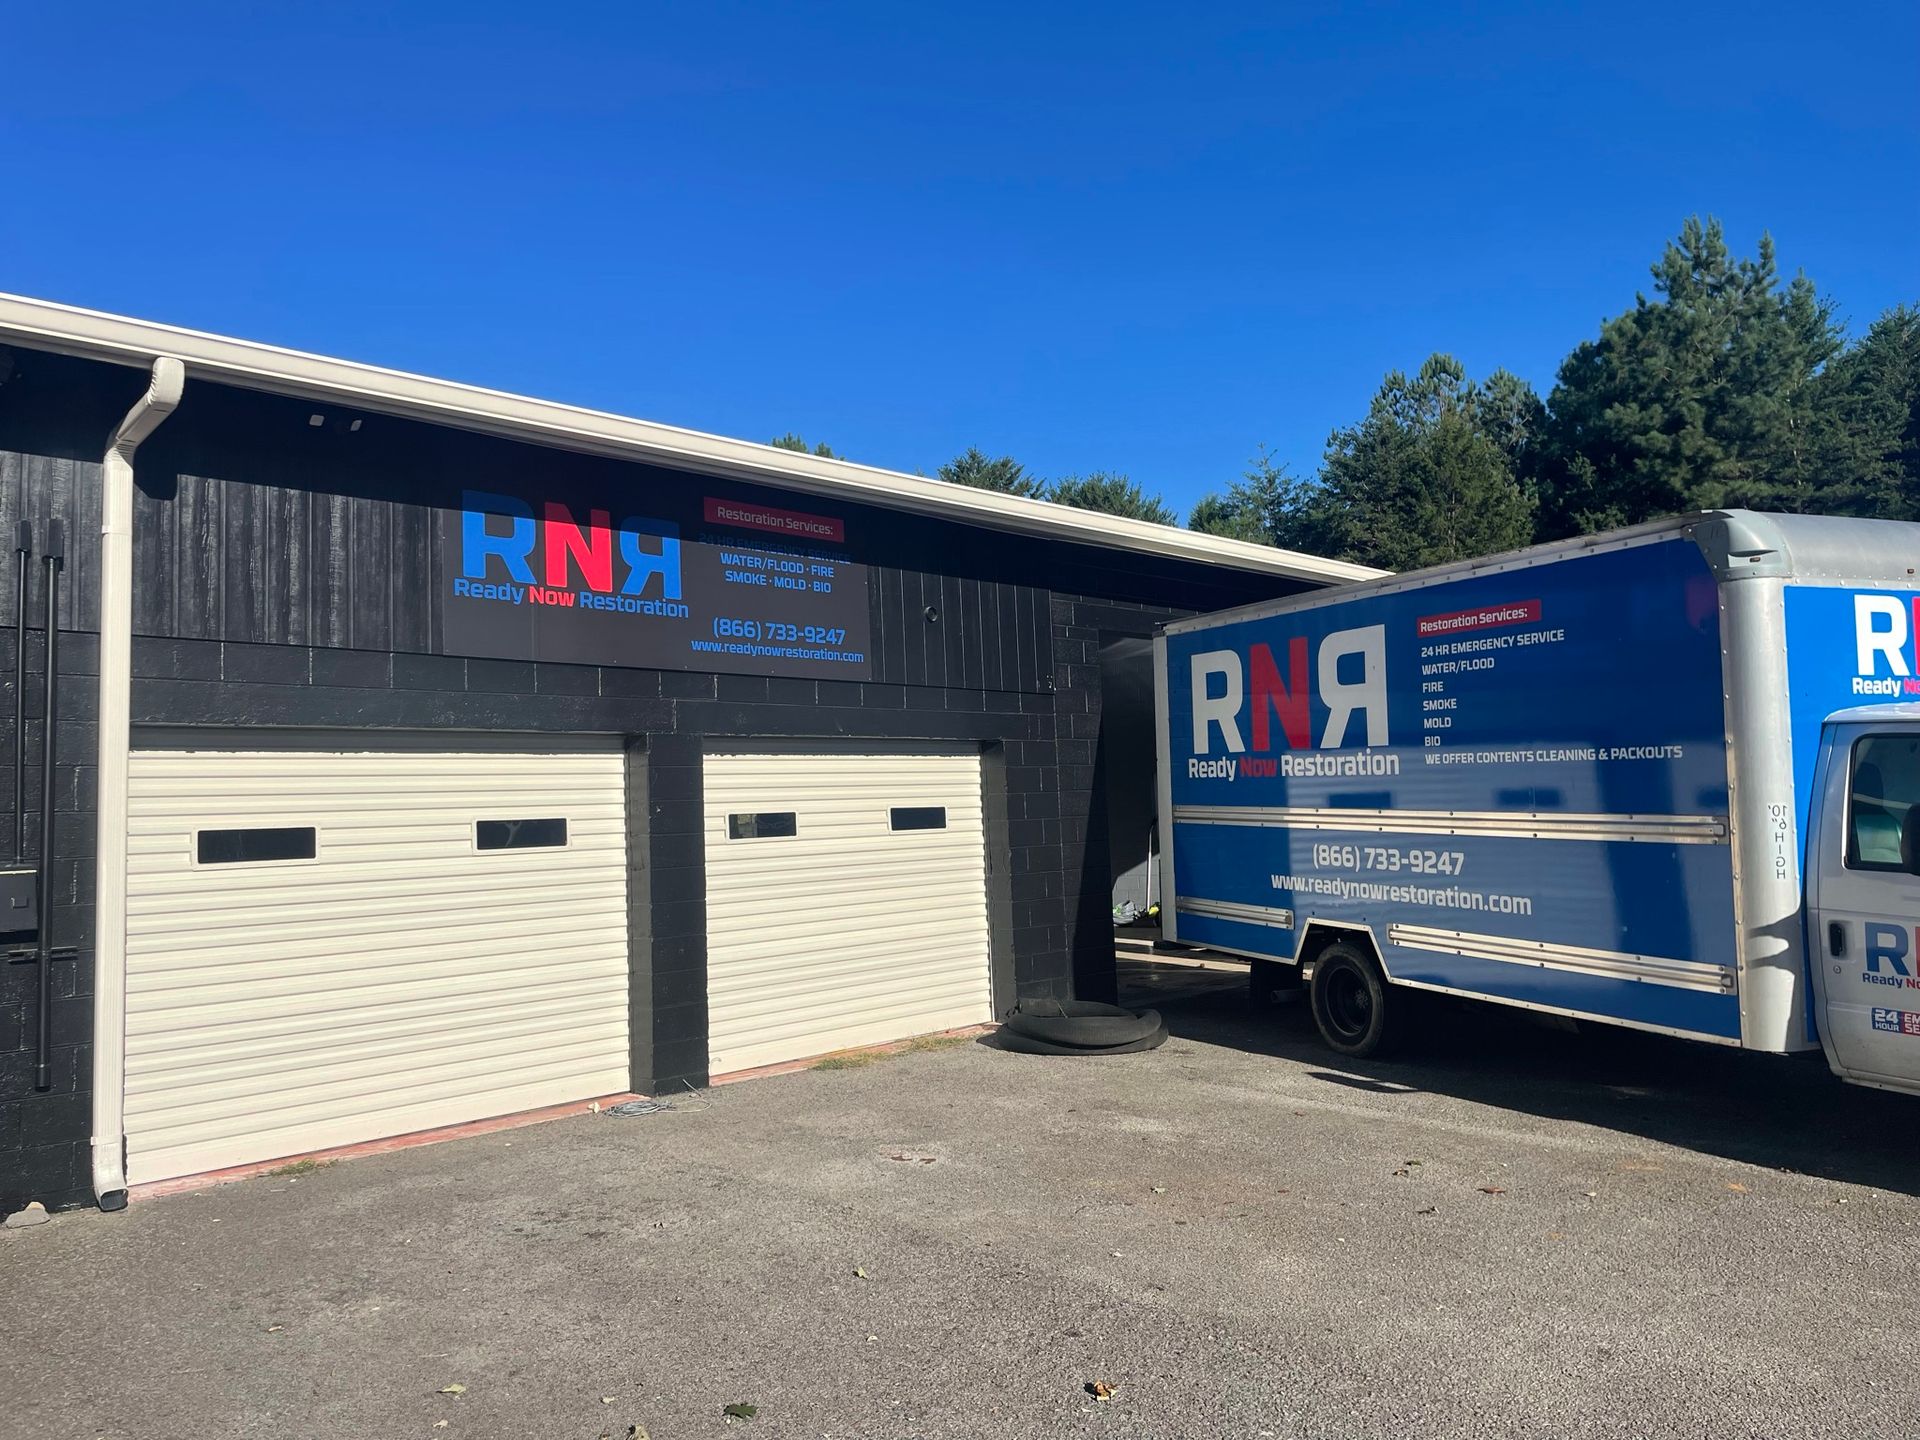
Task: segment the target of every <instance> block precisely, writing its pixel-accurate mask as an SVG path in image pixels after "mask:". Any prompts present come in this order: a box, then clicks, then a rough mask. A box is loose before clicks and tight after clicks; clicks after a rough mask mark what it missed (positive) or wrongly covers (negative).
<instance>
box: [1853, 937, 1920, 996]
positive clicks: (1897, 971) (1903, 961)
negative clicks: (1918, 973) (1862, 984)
mask: <svg viewBox="0 0 1920 1440" xmlns="http://www.w3.org/2000/svg"><path fill="white" fill-rule="evenodd" d="M1861 930H1862V932H1863V934H1864V936H1865V938H1866V942H1867V943H1866V958H1867V968H1866V970H1865V971H1864V972H1862V974H1861V976H1860V978H1861V979H1862V980H1865V981H1867V982H1868V983H1869V984H1871V985H1903V986H1905V987H1907V988H1908V989H1911V990H1920V979H1915V978H1914V975H1913V971H1912V970H1911V969H1910V968H1908V957H1909V956H1910V955H1912V953H1913V948H1912V945H1911V943H1910V941H1911V940H1912V939H1914V938H1920V932H1913V931H1909V930H1908V929H1907V927H1906V926H1904V925H1895V924H1891V923H1890V922H1888V921H1885V920H1869V921H1867V922H1866V923H1865V924H1864V925H1863V926H1862V927H1861ZM1882 965H1884V966H1886V969H1885V970H1882V969H1881V968H1880V967H1881V966H1882Z"/></svg>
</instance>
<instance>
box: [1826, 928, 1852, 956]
mask: <svg viewBox="0 0 1920 1440" xmlns="http://www.w3.org/2000/svg"><path fill="white" fill-rule="evenodd" d="M1827 953H1828V954H1829V955H1844V954H1846V953H1847V927H1846V926H1845V925H1842V924H1841V923H1840V922H1839V921H1838V920H1829V921H1828V922H1827Z"/></svg>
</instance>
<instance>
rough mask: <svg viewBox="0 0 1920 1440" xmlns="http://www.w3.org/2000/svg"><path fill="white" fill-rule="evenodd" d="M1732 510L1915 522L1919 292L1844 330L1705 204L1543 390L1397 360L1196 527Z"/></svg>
mask: <svg viewBox="0 0 1920 1440" xmlns="http://www.w3.org/2000/svg"><path fill="white" fill-rule="evenodd" d="M774 443H775V444H777V445H784V446H786V447H787V448H789V449H797V450H807V449H808V446H807V445H806V442H804V441H802V440H800V439H799V438H798V437H797V436H791V435H789V436H785V437H783V438H782V439H780V440H777V441H775V442H774ZM813 453H817V454H825V455H831V454H832V453H833V452H832V451H831V450H829V449H828V448H827V447H826V446H816V447H813ZM939 476H940V478H941V479H943V480H948V481H951V482H953V483H955V484H961V485H975V486H979V487H981V488H983V489H989V490H999V491H1003V492H1006V493H1008V494H1014V495H1026V496H1031V497H1034V498H1038V499H1043V500H1052V501H1056V502H1058V503H1060V504H1065V505H1078V506H1081V507H1082V508H1085V509H1091V510H1104V511H1108V512H1110V513H1113V514H1119V515H1130V516H1133V517H1135V518H1139V519H1144V520H1152V521H1156V522H1158V523H1160V524H1173V523H1175V522H1176V519H1177V517H1176V515H1175V513H1174V512H1173V511H1172V510H1171V509H1170V508H1169V507H1168V506H1167V505H1166V504H1165V502H1164V501H1163V500H1162V499H1161V498H1160V497H1159V496H1157V495H1153V494H1151V493H1149V492H1147V491H1145V490H1143V489H1142V488H1141V487H1140V486H1139V485H1138V484H1136V483H1135V482H1133V481H1132V480H1130V479H1128V478H1127V477H1126V476H1124V475H1114V474H1106V473H1096V474H1092V475H1085V476H1070V477H1067V478H1065V479H1061V480H1054V481H1044V480H1040V479H1038V478H1036V477H1034V476H1031V475H1029V474H1027V472H1026V470H1025V469H1024V467H1022V466H1021V465H1020V464H1019V463H1018V462H1017V461H1015V460H1013V459H1012V458H1010V457H1006V456H1002V457H1000V458H998V459H994V458H990V457H989V456H987V455H985V454H983V453H982V452H981V451H979V450H977V449H975V450H969V451H967V452H966V453H965V454H964V455H960V456H958V457H956V458H955V459H953V460H951V461H949V462H948V463H947V464H945V465H943V466H941V467H940V470H939ZM1729 506H1746V507H1750V508H1753V509H1760V510H1785V511H1803V512H1818V513H1825V514H1835V515H1864V516H1875V517H1881V518H1887V519H1901V520H1910V519H1920V307H1916V306H1911V305H1902V306H1898V307H1896V308H1895V309H1892V310H1889V311H1887V312H1886V313H1885V314H1884V315H1882V316H1880V318H1879V319H1878V320H1876V321H1874V323H1873V324H1872V325H1871V326H1870V327H1868V329H1867V331H1866V332H1865V333H1864V334H1863V335H1861V336H1860V337H1859V338H1858V339H1856V340H1854V341H1852V342H1851V343H1849V342H1848V341H1847V339H1846V337H1845V333H1844V331H1843V328H1842V326H1841V323H1840V321H1839V319H1838V317H1837V314H1836V309H1835V305H1834V302H1833V301H1832V300H1831V299H1829V298H1827V297H1825V296H1822V295H1821V294H1819V293H1818V292H1817V291H1816V290H1815V288H1814V286H1813V283H1812V282H1811V281H1810V280H1808V279H1807V278H1806V277H1805V276H1804V275H1798V276H1796V277H1795V278H1793V279H1792V280H1790V281H1787V282H1785V283H1782V280H1781V277H1780V273H1779V270H1778V268H1777V265H1776V262H1775V259H1774V250H1773V242H1772V240H1771V239H1770V238H1767V237H1764V236H1763V237H1762V238H1761V241H1760V246H1759V253H1758V255H1757V256H1756V257H1755V258H1753V259H1739V258H1736V257H1735V256H1733V255H1732V254H1731V253H1730V252H1729V251H1728V249H1727V244H1726V237H1725V234H1724V233H1723V231H1722V228H1721V226H1720V224H1719V223H1718V222H1717V221H1713V220H1709V221H1706V222H1704V223H1703V222H1701V221H1700V220H1698V219H1693V220H1689V221H1688V222H1687V223H1686V225H1685V226H1684V227H1683V229H1682V230H1681V233H1680V236H1679V238H1678V239H1677V240H1674V241H1673V242H1671V243H1669V244H1668V245H1667V247H1666V250H1665V253H1664V254H1662V256H1661V257H1660V260H1659V263H1658V264H1656V265H1655V266H1654V267H1653V294H1652V296H1651V297H1649V296H1647V295H1645V294H1642V295H1639V296H1637V297H1636V298H1635V302H1634V306H1633V308H1632V309H1631V310H1629V311H1627V312H1626V313H1625V314H1622V315H1619V316H1617V317H1615V318H1614V319H1611V320H1608V321H1606V322H1605V323H1604V324H1602V326H1601V327H1600V334H1599V336H1598V338H1596V339H1593V340H1587V341H1583V342H1582V343H1581V344H1580V345H1579V347H1578V348H1576V349H1575V350H1574V352H1573V353H1572V354H1571V355H1569V356H1568V357H1567V358H1566V360H1565V361H1564V362H1562V364H1561V366H1560V369H1559V373H1558V376H1557V379H1556V382H1555V384H1554V387H1553V389H1552V390H1551V392H1550V393H1549V394H1548V395H1547V398H1546V399H1545V400H1544V401H1543V400H1542V399H1541V398H1540V397H1539V395H1538V394H1536V393H1535V391H1534V390H1533V388H1532V386H1530V385H1528V384H1527V382H1526V381H1524V380H1522V379H1520V378H1519V377H1518V376H1517V375H1514V374H1512V373H1511V372H1509V371H1507V370H1496V371H1494V372H1493V373H1492V374H1491V375H1489V376H1488V377H1487V378H1486V379H1485V380H1482V381H1475V380H1473V379H1471V378H1470V377H1469V376H1468V375H1467V372H1466V370H1465V368H1464V367H1463V366H1462V365H1461V364H1460V363H1459V361H1457V360H1455V359H1454V358H1453V357H1452V356H1450V355H1433V356H1431V357H1429V358H1428V360H1427V361H1426V363H1425V364H1423V365H1421V367H1420V368H1419V370H1418V371H1417V372H1416V373H1414V374H1413V375H1411V376H1408V375H1406V374H1404V373H1403V372H1401V371H1397V370H1396V371H1393V372H1391V373H1390V374H1388V375H1387V377H1386V379H1385V380H1384V381H1383V382H1382V384H1381V386H1380V390H1379V393H1378V394H1376V395H1375V396H1374V397H1373V402H1372V404H1371V405H1370V406H1369V407H1368V410H1367V414H1366V416H1365V417H1364V418H1363V419H1361V420H1360V421H1359V422H1358V423H1357V424H1354V425H1351V426H1348V427H1345V428H1342V429H1338V430H1335V431H1334V432H1333V434H1332V436H1331V437H1330V438H1329V439H1328V441H1327V448H1326V453H1325V456H1324V458H1323V459H1322V461H1321V464H1320V469H1319V473H1318V474H1316V475H1314V476H1312V477H1301V476H1296V475H1294V474H1292V473H1290V472H1289V470H1288V468H1287V467H1286V466H1285V465H1284V464H1279V463H1276V462H1275V461H1274V460H1273V459H1272V458H1271V457H1270V456H1269V455H1267V454H1266V453H1265V452H1262V453H1261V454H1260V455H1259V456H1258V457H1257V458H1256V459H1255V460H1254V462H1253V463H1252V465H1251V466H1250V468H1249V469H1248V471H1247V473H1246V475H1245V476H1244V477H1243V478H1242V479H1241V480H1239V481H1237V482H1236V483H1234V484H1233V485H1232V486H1230V487H1229V488H1228V489H1227V490H1226V491H1225V492H1224V493H1222V494H1214V495H1208V496H1207V497H1205V498H1204V499H1202V500H1201V501H1200V502H1199V503H1198V504H1196V505H1195V506H1194V507H1193V511H1192V513H1191V514H1190V515H1189V516H1188V517H1187V524H1188V526H1189V527H1190V528H1192V529H1195V530H1204V531H1208V532H1211V533H1213V534H1217V535H1228V536H1232V537H1234V538H1236V539H1241V540H1248V541H1252V542H1254V543H1256V544H1265V545H1278V546H1282V547H1284V548H1286V549H1290V550H1302V551H1306V552H1308V553H1311V554H1316V555H1324V556H1329V557H1337V558H1340V559H1346V560H1354V561H1358V562H1360V563H1362V564H1367V565H1377V566H1380V567H1382V568H1385V569H1390V570H1409V569H1415V568H1418V567H1419V566H1422V565H1435V564H1441V563H1443V562H1445V561H1448V560H1457V559H1463V558H1467V557H1470V556H1475V555H1484V554H1489V553H1492V552H1494V551H1499V550H1507V549H1512V548H1514V547H1515V546H1520V545H1526V544H1530V543H1532V542H1534V541H1538V540H1556V539H1561V538H1564V537H1567V536H1570V535H1579V534H1589V533H1592V532H1594V531H1596V530H1606V529H1611V528H1613V527H1615V526H1619V525H1630V524H1634V523H1637V522H1639V521H1643V520H1652V519H1656V518H1659V517H1660V516H1664V515H1673V514H1679V513H1682V512H1685V511H1690V510H1708V509H1718V508H1722V507H1729Z"/></svg>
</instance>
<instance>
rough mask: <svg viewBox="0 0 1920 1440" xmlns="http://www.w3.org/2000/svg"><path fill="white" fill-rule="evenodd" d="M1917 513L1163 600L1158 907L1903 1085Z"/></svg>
mask: <svg viewBox="0 0 1920 1440" xmlns="http://www.w3.org/2000/svg"><path fill="white" fill-rule="evenodd" d="M1916 567H1920V525H1914V524H1905V523H1899V522H1891V521H1868V520H1848V519H1835V518H1828V517H1818V516H1785V515H1761V514H1755V513H1751V512H1745V511H1723V512H1715V513H1709V514H1702V515H1693V516H1688V517H1683V518H1678V519H1674V520H1671V521H1663V522H1658V523H1654V524H1649V525H1643V526H1639V527H1635V528H1633V529H1628V530H1621V531H1616V532H1614V533H1611V534H1607V535H1599V536H1591V537H1586V538H1582V539H1578V540H1572V541H1566V542H1562V543H1557V544H1551V545H1544V546H1540V547H1537V548H1535V549H1530V550H1524V551H1519V552H1516V553H1513V554H1509V555H1500V556H1494V557H1491V558H1488V559H1484V560H1476V561H1471V562H1465V563H1460V564H1454V565H1448V566H1443V567H1440V568H1436V569H1432V570H1425V571H1420V572H1417V573H1412V574H1404V575H1393V576H1387V577H1384V578H1382V579H1378V580H1372V581H1367V582H1363V583H1361V584H1357V585H1349V586H1343V587H1340V588H1338V589H1334V590H1323V591H1316V592H1314V593H1311V594H1307V595H1302V596H1296V597H1292V598H1289V599H1286V600H1281V601H1276V602H1272V603H1268V604H1262V605H1256V606H1250V607H1246V608H1244V609H1239V610H1233V611H1228V612H1225V613H1221V614H1215V615H1207V616H1202V617H1199V618H1195V619H1191V620H1185V621H1181V622H1178V623H1175V624H1171V625H1168V626H1167V627H1166V628H1165V630H1164V633H1163V634H1161V635H1160V636H1159V637H1158V638H1157V640H1156V642H1155V690H1156V695H1155V700H1156V709H1157V718H1158V725H1159V729H1158V743H1159V746H1160V755H1159V790H1160V793H1159V807H1158V809H1159V814H1158V825H1159V835H1160V865H1161V896H1162V931H1163V934H1164V936H1165V937H1166V938H1168V939H1170V940H1176V941H1180V942H1184V943H1187V944H1193V945H1202V946H1207V947H1210V948H1213V949H1218V950H1224V951H1229V952H1233V953H1236V954H1239V955H1244V956H1247V957H1249V958H1250V959H1251V960H1252V961H1253V962H1254V971H1255V985H1256V989H1259V988H1261V987H1272V986H1277V985H1284V984H1290V983H1298V982H1300V981H1303V980H1304V982H1305V983H1306V984H1307V985H1308V987H1309V998H1310V1001H1311V1005H1312V1010H1313V1015H1314V1020H1315V1023H1316V1024H1317V1026H1318V1028H1319V1030H1320V1032H1321V1035H1322V1036H1323V1037H1324V1038H1325V1040H1326V1041H1327V1043H1328V1044H1330V1045H1331V1046H1333V1047H1334V1048H1335V1049H1336V1050H1339V1051H1342V1052H1344V1053H1347V1054H1350V1055H1365V1054H1371V1053H1374V1052H1375V1051H1377V1050H1379V1049H1381V1048H1382V1047H1383V1046H1384V1045H1386V1044H1387V1043H1388V1042H1389V1041H1390V1039H1391V1038H1392V1037H1393V1036H1394V1034H1395V1031H1396V1029H1397V1028H1398V1026H1399V1024H1400V1022H1401V1020H1402V1018H1403V1016H1404V1013H1405V1011H1406V1009H1407V1006H1406V1003H1405V992H1406V991H1408V990H1425V991H1440V992H1445V993H1447V994H1450V995H1459V996H1469V997H1473V998H1476V999H1480V1000H1486V1001H1491V1002H1495V1003H1499V1004H1504V1005H1512V1006H1520V1007H1523V1008H1526V1009H1531V1010H1536V1011H1545V1012H1549V1013H1552V1014H1555V1015H1561V1016H1570V1017H1574V1018H1576V1019H1578V1020H1582V1021H1601V1022H1607V1023H1611V1024H1618V1025H1626V1026H1634V1027H1638V1028H1640V1029H1645V1030H1654V1031H1660V1032H1662V1033H1666V1034H1671V1035H1681V1036H1688V1037H1691V1038H1694V1039H1699V1040H1705V1041H1710V1042H1714V1043H1717V1044H1722V1045H1734V1046H1744V1047H1746V1048H1748V1049H1753V1050H1764V1051H1771V1052H1776V1053H1787V1052H1792V1051H1799V1050H1811V1049H1815V1048H1821V1047H1824V1049H1825V1051H1826V1054H1827V1058H1828V1060H1829V1061H1830V1063H1831V1065H1832V1067H1833V1069H1834V1070H1835V1072H1837V1073H1838V1074H1839V1075H1841V1076H1842V1077H1844V1078H1846V1079H1848V1080H1852V1081H1856V1082H1859V1083H1862V1084H1867V1085H1877V1086H1883V1087H1886V1088H1889V1089H1896V1090H1907V1091H1914V1092H1920V944H1917V943H1916V934H1915V928H1914V927H1915V923H1916V921H1917V920H1920V654H1917V653H1916V641H1917V640H1920V577H1916V574H1915V570H1916Z"/></svg>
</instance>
